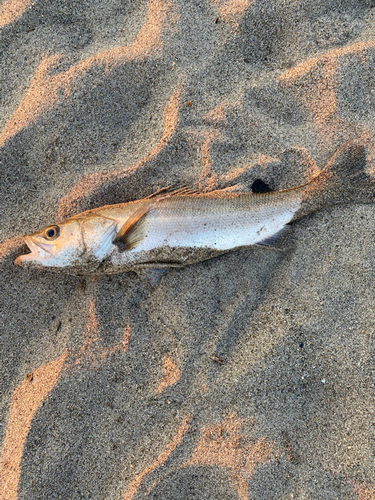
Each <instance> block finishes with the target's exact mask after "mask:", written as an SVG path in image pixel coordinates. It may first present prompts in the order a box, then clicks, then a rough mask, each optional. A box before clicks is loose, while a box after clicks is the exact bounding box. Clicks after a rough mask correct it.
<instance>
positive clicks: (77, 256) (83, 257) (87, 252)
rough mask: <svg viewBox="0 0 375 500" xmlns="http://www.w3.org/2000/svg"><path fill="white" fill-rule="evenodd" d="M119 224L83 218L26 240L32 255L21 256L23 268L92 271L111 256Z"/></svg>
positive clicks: (54, 226)
mask: <svg viewBox="0 0 375 500" xmlns="http://www.w3.org/2000/svg"><path fill="white" fill-rule="evenodd" d="M116 232H117V223H116V222H115V221H114V220H112V219H108V218H105V217H101V216H100V215H94V214H90V213H88V214H82V215H80V216H77V217H72V218H70V219H67V220H65V221H63V222H61V223H59V224H58V225H57V224H54V225H51V226H48V227H46V228H44V229H41V230H40V231H37V232H36V233H33V234H29V235H26V236H24V240H25V243H26V244H27V246H28V247H29V249H30V251H31V253H28V254H26V255H20V256H19V257H18V258H17V259H16V260H15V262H14V263H15V264H16V265H18V266H22V267H38V268H41V267H49V268H67V271H68V272H69V271H70V270H71V269H74V270H78V271H91V270H94V269H95V268H96V267H98V266H99V265H100V263H101V261H102V260H103V259H104V258H105V257H106V256H107V255H108V254H109V253H110V252H111V249H112V248H111V247H112V243H113V240H114V238H115V236H116Z"/></svg>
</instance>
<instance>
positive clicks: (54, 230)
mask: <svg viewBox="0 0 375 500" xmlns="http://www.w3.org/2000/svg"><path fill="white" fill-rule="evenodd" d="M44 234H45V237H46V238H47V240H55V239H56V238H57V237H58V235H59V234H60V228H59V226H50V227H47V229H46V230H45V231H44Z"/></svg>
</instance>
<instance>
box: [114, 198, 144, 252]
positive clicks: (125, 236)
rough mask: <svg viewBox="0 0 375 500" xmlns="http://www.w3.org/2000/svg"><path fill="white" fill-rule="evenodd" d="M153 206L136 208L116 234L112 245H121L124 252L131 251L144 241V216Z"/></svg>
mask: <svg viewBox="0 0 375 500" xmlns="http://www.w3.org/2000/svg"><path fill="white" fill-rule="evenodd" d="M152 205H153V204H148V203H147V204H145V205H143V206H141V207H140V208H138V210H136V211H135V212H134V213H133V214H132V215H131V216H130V217H129V218H128V220H127V221H126V222H125V224H124V225H123V226H122V228H121V229H120V231H119V232H118V233H117V235H116V238H115V240H114V243H120V242H121V243H123V244H125V245H126V250H131V249H132V248H135V247H136V246H137V245H139V244H140V243H141V241H143V240H144V238H145V237H146V236H147V233H146V226H145V224H144V222H145V220H144V218H145V215H146V214H147V213H148V212H149V210H150V209H151V207H152Z"/></svg>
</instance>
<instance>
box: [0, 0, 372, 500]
mask: <svg viewBox="0 0 375 500" xmlns="http://www.w3.org/2000/svg"><path fill="white" fill-rule="evenodd" d="M374 22H375V3H374V2H373V1H372V0H324V1H323V0H138V1H134V0H107V1H104V0H92V1H90V2H88V1H87V0H55V1H53V2H51V1H49V2H48V1H46V0H35V1H34V2H32V1H30V0H2V2H1V3H0V103H1V106H0V221H1V222H0V232H1V234H0V277H1V287H0V356H1V357H0V372H1V374H0V395H1V405H0V409H1V410H0V441H1V443H2V444H1V451H0V499H1V500H42V499H43V500H44V499H48V500H55V499H56V500H57V499H62V500H81V499H82V500H86V499H87V500H88V499H93V500H141V499H147V500H185V499H186V500H193V499H199V500H204V499H207V500H214V499H217V500H271V499H272V500H273V499H280V500H289V499H294V500H320V499H321V500H375V468H374V442H375V441H374V417H375V394H374V375H375V368H374V366H375V365H374V330H375V309H374V289H375V288H374V285H375V253H374V236H375V229H374V220H375V203H369V202H368V199H366V200H364V199H363V200H362V199H357V200H352V199H348V201H347V202H346V203H339V204H337V203H334V200H327V206H326V207H323V208H322V209H321V210H319V211H317V212H315V213H312V214H310V215H308V216H306V217H303V218H301V219H300V220H298V221H296V222H294V223H293V224H292V226H291V228H290V230H289V231H288V232H287V233H286V234H285V235H283V236H282V237H281V238H280V239H279V240H278V242H277V243H276V244H275V247H273V248H259V247H258V248H257V247H253V248H251V247H249V248H241V249H237V250H235V251H232V252H229V253H227V254H225V255H222V256H220V257H218V258H215V259H212V260H208V261H206V262H202V263H199V264H195V265H191V266H186V267H184V268H183V269H176V270H171V271H169V272H168V273H167V274H166V275H165V276H164V277H163V278H162V280H161V282H160V284H159V285H158V286H157V287H152V286H150V285H149V284H147V283H146V282H145V281H143V280H142V279H140V278H139V277H138V276H137V275H136V274H135V273H124V274H118V275H113V276H106V277H102V278H93V277H91V276H86V277H77V276H69V275H67V274H59V273H51V272H48V271H38V270H25V269H20V268H17V267H16V266H14V264H13V262H14V260H15V258H16V257H17V256H19V255H21V254H22V253H24V252H25V249H26V247H25V244H24V242H23V240H22V235H24V234H29V233H31V232H33V231H36V230H38V229H39V228H42V227H44V226H47V225H49V224H51V223H55V222H59V221H61V220H63V219H64V218H66V217H68V216H71V215H74V214H78V213H80V212H82V211H84V210H87V209H90V208H94V207H101V206H103V205H106V204H114V203H120V202H127V201H131V200H136V199H139V198H143V197H145V196H148V195H150V194H151V193H153V192H155V191H156V190H157V189H160V188H162V187H165V186H190V187H192V188H195V189H199V190H200V191H201V192H206V191H210V190H214V189H219V188H224V187H228V186H237V185H240V186H241V187H242V189H244V190H246V189H247V190H250V188H251V185H252V183H253V181H254V180H256V179H261V180H263V181H264V182H266V183H267V184H268V185H269V186H270V187H271V188H272V189H274V190H278V189H284V188H288V187H293V186H298V185H299V184H302V183H304V182H306V179H307V178H309V176H311V174H313V173H316V172H318V171H319V170H321V169H322V168H324V166H325V165H326V164H327V163H328V162H329V161H330V160H331V159H332V157H334V155H335V153H336V151H337V150H338V148H340V147H342V145H343V144H345V143H350V141H352V142H353V144H355V145H356V148H357V149H356V151H357V152H358V151H359V152H360V154H359V153H358V154H355V155H352V157H350V155H349V156H348V158H349V159H347V161H348V162H353V163H354V162H357V163H358V164H360V166H361V168H363V170H364V171H365V172H366V173H367V174H368V175H369V176H370V177H371V178H375V149H374V144H375V143H374V132H375V79H374V70H375V25H374ZM374 201H375V200H374Z"/></svg>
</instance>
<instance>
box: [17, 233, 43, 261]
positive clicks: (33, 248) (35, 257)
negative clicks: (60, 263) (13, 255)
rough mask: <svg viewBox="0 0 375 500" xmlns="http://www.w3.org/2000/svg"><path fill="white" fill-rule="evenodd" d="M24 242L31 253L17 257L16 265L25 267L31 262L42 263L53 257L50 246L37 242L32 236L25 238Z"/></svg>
mask: <svg viewBox="0 0 375 500" xmlns="http://www.w3.org/2000/svg"><path fill="white" fill-rule="evenodd" d="M24 240H25V243H26V245H27V246H28V247H29V250H30V253H27V254H25V255H20V256H19V257H17V259H16V260H15V261H14V263H15V264H16V265H23V264H24V263H27V262H30V261H41V260H43V259H44V258H46V257H48V256H50V255H51V250H50V245H48V244H44V243H42V242H39V241H35V240H33V239H32V238H31V236H24Z"/></svg>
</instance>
